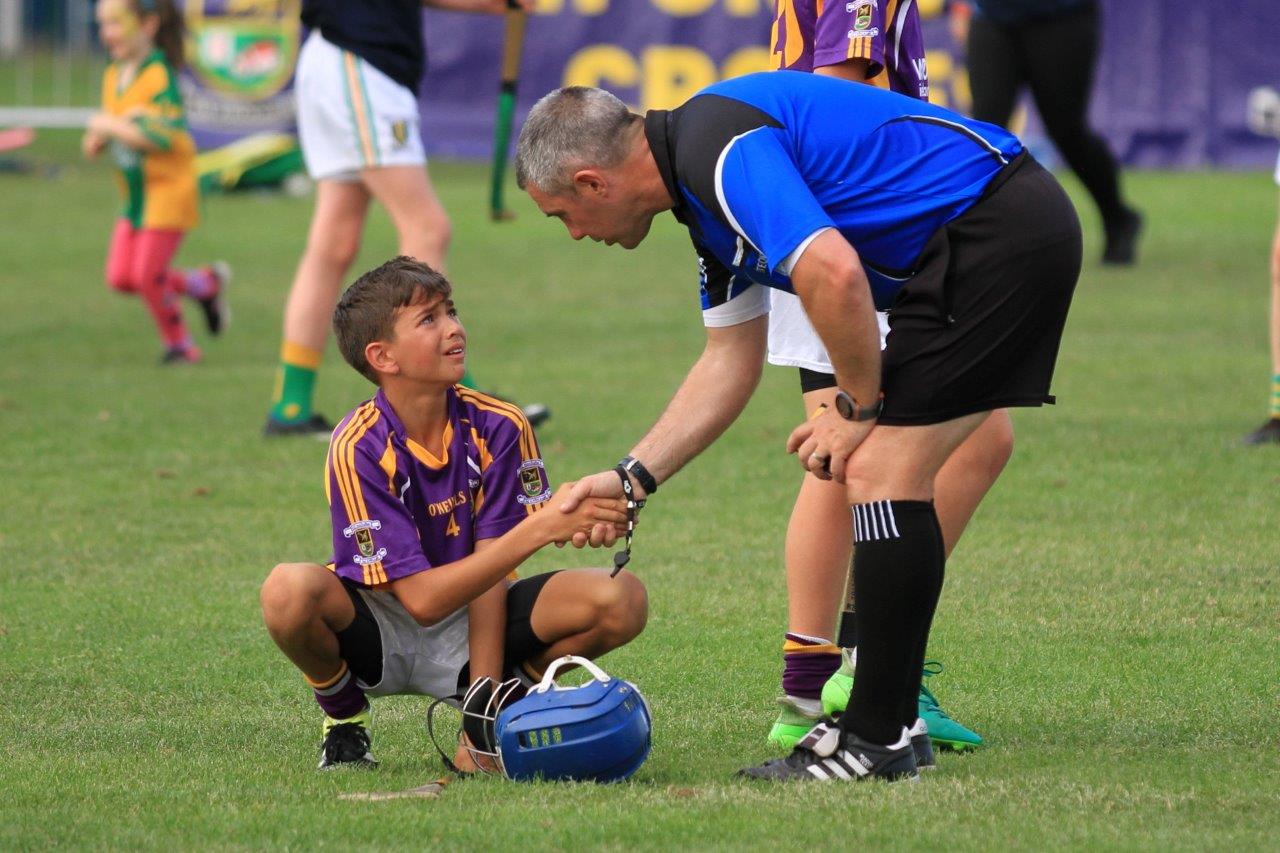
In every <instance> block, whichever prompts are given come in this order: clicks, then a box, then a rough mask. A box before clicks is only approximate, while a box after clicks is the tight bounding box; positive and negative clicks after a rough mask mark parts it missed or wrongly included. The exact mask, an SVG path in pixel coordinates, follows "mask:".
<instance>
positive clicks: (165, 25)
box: [129, 0, 186, 71]
mask: <svg viewBox="0 0 1280 853" xmlns="http://www.w3.org/2000/svg"><path fill="white" fill-rule="evenodd" d="M129 7H130V8H131V9H133V13H134V14H135V15H138V16H139V17H141V16H143V15H156V16H158V17H159V18H160V26H159V28H158V29H157V30H156V39H155V41H156V47H158V48H160V52H161V53H163V54H164V61H165V62H167V63H169V67H170V68H172V69H173V70H174V71H178V70H180V69H181V68H182V66H183V65H185V64H186V63H185V58H184V57H183V53H182V14H181V13H180V12H179V11H178V7H177V6H176V5H174V2H173V0H129Z"/></svg>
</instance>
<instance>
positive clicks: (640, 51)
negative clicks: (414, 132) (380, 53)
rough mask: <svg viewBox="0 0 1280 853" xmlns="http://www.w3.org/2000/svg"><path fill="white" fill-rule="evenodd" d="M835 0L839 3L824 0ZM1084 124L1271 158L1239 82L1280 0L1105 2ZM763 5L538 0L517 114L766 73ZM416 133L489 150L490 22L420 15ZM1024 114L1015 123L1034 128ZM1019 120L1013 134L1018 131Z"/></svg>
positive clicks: (1257, 160)
mask: <svg viewBox="0 0 1280 853" xmlns="http://www.w3.org/2000/svg"><path fill="white" fill-rule="evenodd" d="M836 2H839V0H836ZM942 7H943V2H942V0H919V8H920V11H921V14H922V17H923V18H924V28H925V44H926V46H927V48H928V50H927V58H928V67H929V77H930V81H931V85H932V93H933V94H932V97H933V99H934V100H935V101H936V102H938V103H941V104H943V105H945V106H948V107H951V108H953V109H959V110H962V111H963V110H965V109H967V107H968V105H969V96H968V92H969V88H968V80H967V77H966V75H965V69H964V64H963V57H962V52H961V51H958V50H956V49H955V47H954V46H953V45H952V43H951V39H950V36H949V35H948V30H947V25H946V21H945V19H944V18H943V17H942V15H943V9H942ZM1102 9H1103V22H1104V23H1103V34H1102V53H1101V56H1100V59H1099V62H1098V67H1097V75H1096V76H1097V80H1096V84H1095V95H1094V100H1093V104H1092V109H1093V117H1094V123H1095V127H1097V129H1098V130H1099V131H1101V132H1102V133H1103V134H1104V135H1105V136H1107V138H1108V139H1109V140H1110V141H1111V143H1112V146H1113V149H1114V151H1115V152H1116V154H1117V155H1118V156H1119V157H1121V158H1122V159H1123V160H1124V161H1125V162H1127V163H1129V164H1132V165H1137V166H1147V167H1201V166H1207V165H1212V166H1227V167H1233V168H1256V167H1263V166H1267V167H1269V166H1271V165H1272V164H1274V163H1275V156H1276V144H1275V142H1274V140H1266V139H1262V138H1259V137H1257V136H1254V135H1252V134H1251V133H1250V132H1249V131H1248V129H1247V128H1246V127H1245V123H1244V103H1245V98H1246V97H1247V94H1248V91H1249V89H1251V88H1253V87H1254V86H1259V85H1266V84H1270V85H1280V47H1277V45H1278V44H1280V42H1277V38H1278V37H1280V36H1278V34H1280V0H1234V2H1228V3H1217V4H1205V3H1188V2H1186V0H1176V2H1175V0H1109V2H1103V4H1102ZM772 19H773V0H540V2H539V3H538V11H537V12H536V13H535V14H534V15H532V16H531V19H530V21H529V26H528V33H527V35H526V40H525V53H524V63H523V66H522V70H521V78H520V88H519V100H518V110H517V113H518V115H517V121H519V119H520V118H522V117H523V115H524V114H525V112H527V111H528V109H529V107H530V106H531V105H532V104H533V102H534V101H535V100H537V98H538V97H540V96H541V95H543V94H545V93H546V92H548V91H549V90H551V89H553V88H556V87H558V86H563V85H568V84H583V85H592V86H601V87H603V88H606V89H609V90H610V91H612V92H614V93H615V94H617V95H618V96H619V97H621V98H622V99H623V100H625V101H627V102H628V103H629V104H631V105H632V106H633V107H634V108H636V109H641V110H643V109H660V108H666V107H671V106H675V105H676V104H679V103H681V102H682V101H684V100H685V99H686V98H687V97H688V96H689V95H691V94H693V93H694V92H696V91H697V90H698V89H700V88H701V87H703V86H705V85H707V84H709V83H712V82H714V81H715V80H718V79H721V78H723V77H728V76H734V75H737V74H743V73H747V72H749V71H756V70H763V69H765V68H769V67H772V65H773V63H772V62H771V58H770V56H769V53H768V44H769V30H770V26H771V24H772ZM423 27H424V32H425V33H426V41H427V52H428V71H427V79H426V82H425V84H424V85H423V89H422V103H423V135H424V137H425V139H426V141H427V146H428V150H429V151H430V152H431V153H432V154H434V155H438V156H449V157H466V158H483V157H487V156H489V153H490V146H491V145H492V135H493V119H494V111H495V107H496V100H497V90H498V73H499V61H500V52H501V43H502V24H501V21H500V20H499V19H497V18H481V17H476V16H471V15H461V14H456V13H445V12H437V11H428V12H427V13H425V14H424V16H423ZM1037 128H1038V123H1037V122H1036V121H1035V120H1034V117H1033V116H1032V117H1030V118H1029V119H1028V121H1027V124H1026V125H1025V128H1023V132H1024V133H1025V134H1026V135H1028V136H1029V137H1032V138H1034V137H1035V136H1036V135H1037V133H1038V131H1037ZM1015 129H1017V128H1015Z"/></svg>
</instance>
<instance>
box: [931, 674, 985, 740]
mask: <svg viewBox="0 0 1280 853" xmlns="http://www.w3.org/2000/svg"><path fill="white" fill-rule="evenodd" d="M941 672H942V664H940V663H938V662H937V661H936V660H928V661H925V662H924V677H925V678H932V677H933V676H935V675H938V674H939V673H941ZM917 708H918V709H919V710H918V713H919V714H920V717H921V719H923V720H924V721H925V723H927V724H928V726H929V738H930V739H931V740H932V741H933V742H934V744H935V745H936V746H938V747H939V748H941V749H951V750H955V751H956V752H964V751H965V750H966V749H977V748H978V747H980V746H982V735H980V734H978V733H977V732H974V731H970V730H969V729H966V728H965V727H964V726H962V725H960V724H959V723H957V722H956V721H955V720H953V719H951V717H949V716H947V712H946V711H944V710H942V709H941V708H939V707H938V700H937V699H936V698H935V697H934V695H933V693H932V692H930V690H929V688H928V687H925V686H924V682H923V681H921V682H920V699H919V700H918V703H917Z"/></svg>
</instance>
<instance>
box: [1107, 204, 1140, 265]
mask: <svg viewBox="0 0 1280 853" xmlns="http://www.w3.org/2000/svg"><path fill="white" fill-rule="evenodd" d="M1104 228H1105V230H1106V236H1107V245H1106V247H1105V248H1104V249H1103V250H1102V262H1103V263H1104V264H1114V265H1116V266H1129V265H1130V264H1132V263H1133V262H1134V261H1136V260H1137V258H1138V236H1139V235H1140V234H1141V233H1142V214H1141V213H1139V212H1138V211H1136V210H1134V209H1133V208H1131V207H1127V208H1125V210H1124V212H1123V213H1122V214H1120V218H1119V219H1117V220H1115V221H1114V222H1107V223H1104Z"/></svg>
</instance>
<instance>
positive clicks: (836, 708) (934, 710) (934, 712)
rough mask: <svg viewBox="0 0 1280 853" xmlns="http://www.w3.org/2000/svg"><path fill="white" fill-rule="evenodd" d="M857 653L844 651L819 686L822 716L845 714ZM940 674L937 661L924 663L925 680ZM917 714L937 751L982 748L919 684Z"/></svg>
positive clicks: (977, 737)
mask: <svg viewBox="0 0 1280 853" xmlns="http://www.w3.org/2000/svg"><path fill="white" fill-rule="evenodd" d="M855 655H856V651H855V650H852V649H845V650H844V651H843V653H842V658H841V661H840V668H839V669H838V670H836V672H835V674H834V675H832V676H831V677H830V678H829V679H827V683H826V684H824V685H823V686H822V713H824V714H826V715H827V716H829V717H838V716H839V715H840V714H842V713H844V709H845V707H846V706H848V704H849V694H850V693H851V692H852V691H853V667H854V663H855V661H856V659H857V658H856V657H855ZM940 672H942V664H940V663H938V662H937V661H936V660H931V661H925V664H924V677H925V678H931V677H933V676H935V675H937V674H939V673H940ZM917 713H918V714H919V715H920V718H921V719H923V720H924V721H925V724H926V725H928V727H929V739H930V740H932V741H933V742H934V744H935V745H936V746H938V747H939V748H940V749H950V750H955V751H956V752H963V751H965V750H966V749H976V748H977V747H979V746H982V735H980V734H978V733H977V732H974V731H970V730H969V729H967V728H965V727H964V726H962V725H960V724H959V723H957V722H956V721H955V720H953V719H951V717H950V716H948V715H947V712H946V711H944V710H942V708H940V707H938V700H937V697H935V696H934V695H933V693H932V692H931V691H930V690H929V688H928V687H925V686H924V682H923V681H922V682H920V697H919V699H918V700H917Z"/></svg>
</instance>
